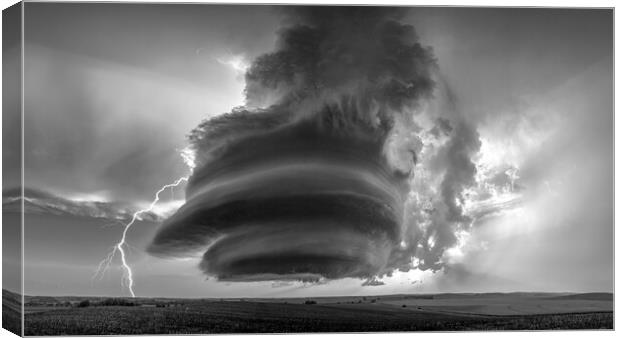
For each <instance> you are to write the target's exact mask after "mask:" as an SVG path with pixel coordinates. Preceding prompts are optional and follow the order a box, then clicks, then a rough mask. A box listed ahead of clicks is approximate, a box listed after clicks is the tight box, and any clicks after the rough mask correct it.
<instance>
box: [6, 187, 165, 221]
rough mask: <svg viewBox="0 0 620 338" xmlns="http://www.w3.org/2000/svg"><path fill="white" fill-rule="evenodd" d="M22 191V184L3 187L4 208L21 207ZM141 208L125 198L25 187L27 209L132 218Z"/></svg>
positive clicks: (150, 216) (148, 216)
mask: <svg viewBox="0 0 620 338" xmlns="http://www.w3.org/2000/svg"><path fill="white" fill-rule="evenodd" d="M21 200H22V199H21V191H20V189H19V188H10V189H4V190H3V191H2V209H3V211H5V212H20V211H21ZM138 209H139V208H137V207H135V206H132V205H129V204H126V203H122V202H102V201H95V200H84V199H82V198H80V199H78V200H72V199H69V198H63V197H60V196H57V195H55V194H53V193H51V192H47V191H43V190H39V189H34V188H25V189H24V213H27V214H51V215H72V216H80V217H91V218H104V219H109V220H117V221H129V220H130V219H131V217H132V215H133V213H134V212H136V211H137V210H138ZM163 216H165V215H160V214H157V213H154V212H146V213H142V214H141V215H140V218H141V219H143V220H148V221H153V222H157V221H161V220H162V219H163Z"/></svg>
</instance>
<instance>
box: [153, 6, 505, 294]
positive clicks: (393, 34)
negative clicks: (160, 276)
mask: <svg viewBox="0 0 620 338" xmlns="http://www.w3.org/2000/svg"><path fill="white" fill-rule="evenodd" d="M403 11H404V9H383V8H372V7H355V8H341V7H296V8H292V9H291V8H289V9H286V11H283V13H282V15H283V17H284V20H283V22H284V26H283V28H282V29H281V30H280V32H279V36H278V42H277V45H276V48H275V50H274V51H273V52H271V53H268V54H265V55H262V56H260V57H258V58H256V59H255V60H254V62H253V63H252V64H251V66H250V67H249V68H248V70H247V72H246V75H245V80H246V89H245V95H246V104H245V106H244V107H238V108H235V109H233V110H232V111H231V112H230V113H227V114H223V115H220V116H217V117H214V118H211V119H208V120H206V121H204V122H202V123H201V124H200V125H199V126H197V127H196V128H195V129H194V130H193V131H192V132H191V134H190V142H191V144H190V149H191V150H192V151H193V152H194V157H195V158H194V160H195V168H194V170H193V173H192V175H191V177H190V178H189V182H188V185H187V188H186V203H185V204H184V205H183V206H182V207H181V208H180V209H179V210H178V211H177V212H176V213H175V214H174V215H172V216H171V217H170V218H168V219H167V220H166V221H165V222H164V224H163V225H162V227H161V228H160V229H159V231H158V233H157V234H156V236H155V238H154V239H153V241H152V243H151V244H150V246H149V248H148V250H149V252H150V253H151V254H153V255H155V256H160V257H186V256H191V255H196V254H200V255H202V261H201V263H200V268H201V269H202V270H203V271H204V273H205V274H207V275H208V276H214V277H216V278H217V279H219V280H228V281H260V280H301V281H318V280H321V279H340V278H347V277H349V278H360V279H366V280H367V282H366V285H380V284H381V283H380V282H377V281H376V278H380V277H382V276H385V275H391V273H392V272H393V271H395V270H401V271H407V270H409V269H412V268H419V269H422V270H428V269H431V270H433V271H436V270H439V269H441V268H442V266H443V264H444V257H445V252H446V250H448V249H450V248H452V247H454V246H455V245H457V244H458V240H459V236H458V234H459V233H460V232H463V231H467V230H468V229H469V228H470V227H471V224H472V221H473V217H474V216H472V215H475V214H483V213H490V212H492V209H493V205H491V206H489V205H488V203H487V205H486V207H484V208H486V209H484V208H477V207H476V205H475V204H474V205H470V204H469V203H468V201H467V200H466V196H470V198H471V196H473V195H476V194H477V193H480V192H479V191H478V190H476V189H477V188H476V184H477V183H476V182H477V181H476V175H477V167H476V164H475V162H474V159H473V158H474V156H475V155H476V154H477V153H478V151H479V149H480V146H481V142H480V140H479V136H478V132H477V131H476V128H475V126H474V125H471V124H470V123H468V122H467V121H465V119H464V118H462V117H461V116H459V113H458V109H457V108H456V104H455V99H453V98H452V96H451V95H450V93H449V90H448V88H447V85H446V84H445V83H444V81H442V79H441V76H440V75H439V67H438V65H437V64H436V59H435V57H434V55H433V52H432V49H431V48H430V47H428V46H423V45H421V44H420V43H419V41H418V37H417V35H416V32H415V30H414V27H413V26H411V25H409V24H404V23H401V22H400V21H399V20H400V19H402V14H403ZM446 93H447V94H446ZM433 101H435V103H432V102H433ZM437 101H439V102H440V103H439V104H437ZM513 186H514V182H513Z"/></svg>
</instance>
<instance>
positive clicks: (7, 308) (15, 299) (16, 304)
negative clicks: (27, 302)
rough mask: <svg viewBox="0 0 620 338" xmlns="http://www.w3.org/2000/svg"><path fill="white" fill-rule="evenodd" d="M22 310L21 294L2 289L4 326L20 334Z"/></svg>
mask: <svg viewBox="0 0 620 338" xmlns="http://www.w3.org/2000/svg"><path fill="white" fill-rule="evenodd" d="M21 311H22V303H21V296H20V295H18V294H16V293H13V292H10V291H7V290H2V327H3V328H4V329H6V330H9V331H11V332H13V333H15V334H16V335H20V336H21V334H22V333H21V332H22V317H21Z"/></svg>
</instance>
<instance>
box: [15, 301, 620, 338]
mask: <svg viewBox="0 0 620 338" xmlns="http://www.w3.org/2000/svg"><path fill="white" fill-rule="evenodd" d="M86 299H88V300H89V304H88V305H83V307H78V305H77V304H79V302H84V301H85V300H86ZM306 300H307V299H302V298H297V299H292V298H289V299H224V300H218V299H203V300H200V299H198V300H192V299H149V298H137V299H123V300H122V302H121V303H122V304H124V306H121V305H116V304H118V303H115V302H110V301H109V300H108V301H107V302H104V299H103V298H95V297H91V298H86V297H55V298H53V297H26V317H25V334H26V335H101V334H123V335H127V334H175V333H194V334H206V333H253V332H256V333H266V332H274V333H275V332H377V331H383V332H385V331H421V330H422V331H436V330H441V331H455V330H547V329H549V330H552V329H613V312H612V311H613V297H612V295H611V294H581V295H574V294H570V295H569V294H526V293H519V294H453V295H448V294H441V295H389V296H372V297H369V296H366V297H330V298H314V299H313V301H314V302H316V304H305V303H306ZM310 303H313V302H310ZM103 304H108V305H107V306H104V305H103ZM110 304H112V305H110ZM128 305H132V306H128Z"/></svg>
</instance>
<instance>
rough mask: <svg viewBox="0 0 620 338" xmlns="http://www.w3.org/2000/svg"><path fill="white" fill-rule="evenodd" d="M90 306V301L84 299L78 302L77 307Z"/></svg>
mask: <svg viewBox="0 0 620 338" xmlns="http://www.w3.org/2000/svg"><path fill="white" fill-rule="evenodd" d="M89 306H90V301H89V300H88V299H84V300H83V301H81V302H79V303H78V306H77V307H89Z"/></svg>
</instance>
